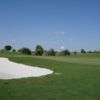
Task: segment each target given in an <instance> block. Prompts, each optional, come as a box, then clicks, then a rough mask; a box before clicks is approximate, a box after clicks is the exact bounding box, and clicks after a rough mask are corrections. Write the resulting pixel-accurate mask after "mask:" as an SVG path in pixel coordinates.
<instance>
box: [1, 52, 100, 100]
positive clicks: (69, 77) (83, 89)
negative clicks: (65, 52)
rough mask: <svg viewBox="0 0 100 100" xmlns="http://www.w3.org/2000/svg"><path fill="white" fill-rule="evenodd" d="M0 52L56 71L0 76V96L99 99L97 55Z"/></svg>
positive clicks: (36, 99) (9, 99) (41, 99)
mask: <svg viewBox="0 0 100 100" xmlns="http://www.w3.org/2000/svg"><path fill="white" fill-rule="evenodd" d="M0 55H1V56H5V57H6V56H7V57H9V59H10V60H12V61H15V62H18V63H23V64H27V65H32V66H33V65H34V66H39V67H44V68H49V69H51V70H54V71H55V73H54V74H52V75H47V76H43V77H39V78H25V79H24V78H23V79H15V80H0V100H100V56H98V55H87V56H86V55H84V56H83V55H78V56H68V57H32V56H23V55H18V54H9V53H8V54H6V53H1V54H0ZM88 61H90V62H88ZM92 62H93V63H92Z"/></svg>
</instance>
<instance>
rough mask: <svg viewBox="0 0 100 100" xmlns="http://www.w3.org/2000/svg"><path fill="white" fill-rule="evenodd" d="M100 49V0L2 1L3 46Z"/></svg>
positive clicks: (0, 29) (0, 38) (0, 39)
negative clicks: (39, 45)
mask: <svg viewBox="0 0 100 100" xmlns="http://www.w3.org/2000/svg"><path fill="white" fill-rule="evenodd" d="M7 44H10V45H12V46H13V47H14V48H16V49H18V48H21V47H28V48H30V49H32V50H34V48H35V46H36V45H37V44H41V45H42V46H43V47H44V48H45V49H50V48H54V49H56V50H63V49H66V48H67V49H69V50H80V49H81V48H84V49H85V50H100V45H99V44H100V0H0V49H1V48H3V46H4V45H7Z"/></svg>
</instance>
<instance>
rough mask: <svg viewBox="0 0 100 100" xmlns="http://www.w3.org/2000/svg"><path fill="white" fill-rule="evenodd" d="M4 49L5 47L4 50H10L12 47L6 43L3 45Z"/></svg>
mask: <svg viewBox="0 0 100 100" xmlns="http://www.w3.org/2000/svg"><path fill="white" fill-rule="evenodd" d="M4 49H5V50H6V51H10V50H11V49H12V47H11V46H10V45H6V46H5V47H4Z"/></svg>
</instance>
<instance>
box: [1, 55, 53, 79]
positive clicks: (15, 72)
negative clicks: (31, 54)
mask: <svg viewBox="0 0 100 100" xmlns="http://www.w3.org/2000/svg"><path fill="white" fill-rule="evenodd" d="M52 73H53V71H52V70H49V69H45V68H39V67H34V66H33V67H32V66H27V65H24V64H18V63H14V62H11V61H9V59H8V58H2V57H0V79H17V78H25V77H40V76H43V75H48V74H52Z"/></svg>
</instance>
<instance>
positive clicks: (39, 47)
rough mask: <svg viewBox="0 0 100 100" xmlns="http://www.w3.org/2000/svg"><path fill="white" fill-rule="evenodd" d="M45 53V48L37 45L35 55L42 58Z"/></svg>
mask: <svg viewBox="0 0 100 100" xmlns="http://www.w3.org/2000/svg"><path fill="white" fill-rule="evenodd" d="M43 52H44V50H43V47H42V46H41V45H37V46H36V49H35V55H36V56H42V54H43Z"/></svg>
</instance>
